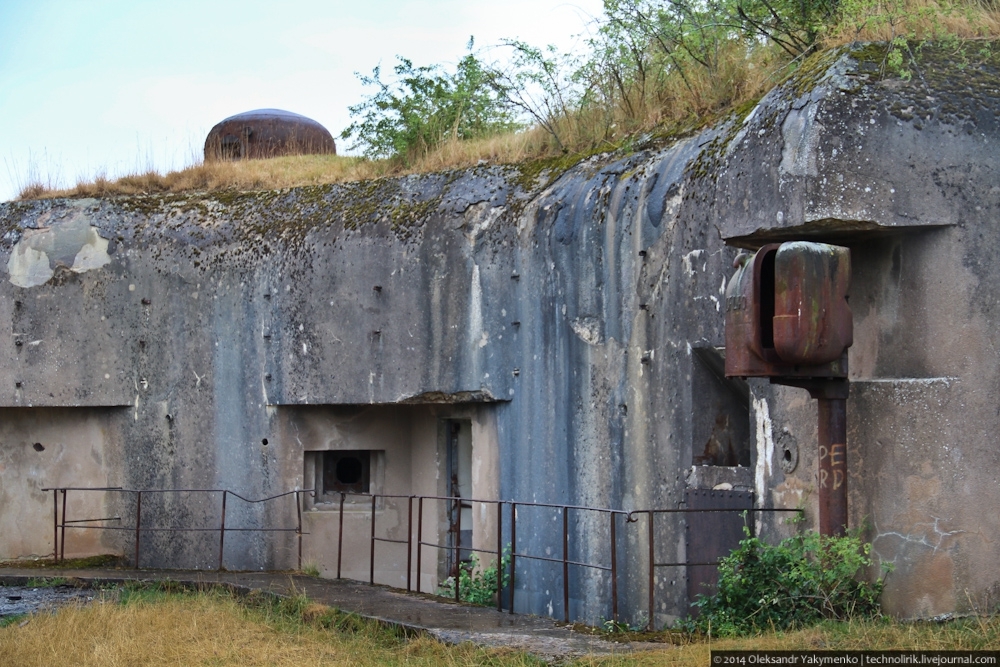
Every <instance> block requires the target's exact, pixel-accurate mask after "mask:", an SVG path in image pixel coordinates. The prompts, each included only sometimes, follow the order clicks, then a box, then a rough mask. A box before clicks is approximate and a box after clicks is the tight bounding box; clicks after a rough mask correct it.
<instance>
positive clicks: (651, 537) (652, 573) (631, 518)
mask: <svg viewBox="0 0 1000 667" xmlns="http://www.w3.org/2000/svg"><path fill="white" fill-rule="evenodd" d="M802 511H803V510H802V509H782V508H772V507H760V508H752V507H731V508H720V509H712V508H697V509H686V508H675V509H651V510H633V511H631V512H629V513H628V519H627V521H628V522H629V523H634V522H636V521H638V520H639V518H638V517H639V516H640V515H642V514H645V515H647V519H646V523H647V537H646V540H647V542H648V543H649V556H648V561H649V571H648V576H649V581H648V584H647V589H648V593H649V600H648V604H649V620H648V621H647V626H646V627H647V629H648V630H653V629H655V628H654V623H653V618H654V616H653V615H654V613H655V611H656V606H655V600H654V592H655V579H656V568H658V567H702V566H710V565H715V566H718V565H719V561H711V562H707V563H692V562H688V561H684V562H683V563H680V562H674V563H657V562H656V547H655V542H656V538H655V534H656V531H655V530H654V526H653V520H654V519H655V518H656V515H657V514H699V513H706V512H736V513H740V514H742V513H744V512H745V513H747V514H750V513H754V512H759V513H766V512H797V513H799V514H802Z"/></svg>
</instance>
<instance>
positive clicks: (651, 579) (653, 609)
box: [646, 510, 656, 632]
mask: <svg viewBox="0 0 1000 667" xmlns="http://www.w3.org/2000/svg"><path fill="white" fill-rule="evenodd" d="M648 516H649V522H648V523H649V624H648V625H647V626H646V630H647V631H649V632H652V631H653V627H654V625H655V624H654V623H653V614H654V613H655V612H656V607H655V606H654V601H653V592H654V590H655V579H656V572H655V570H656V559H655V558H654V555H655V554H656V549H654V548H653V537H654V535H655V531H654V530H653V519H654V518H655V517H656V512H654V511H653V510H649V514H648Z"/></svg>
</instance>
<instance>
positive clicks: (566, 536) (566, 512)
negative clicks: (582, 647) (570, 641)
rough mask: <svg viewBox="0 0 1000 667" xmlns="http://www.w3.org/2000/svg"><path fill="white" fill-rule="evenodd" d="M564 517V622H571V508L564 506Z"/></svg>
mask: <svg viewBox="0 0 1000 667" xmlns="http://www.w3.org/2000/svg"><path fill="white" fill-rule="evenodd" d="M562 515H563V516H562V519H563V559H562V560H563V562H562V566H563V622H564V623H569V509H568V508H566V507H563V508H562Z"/></svg>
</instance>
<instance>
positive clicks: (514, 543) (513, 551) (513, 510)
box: [510, 502, 517, 614]
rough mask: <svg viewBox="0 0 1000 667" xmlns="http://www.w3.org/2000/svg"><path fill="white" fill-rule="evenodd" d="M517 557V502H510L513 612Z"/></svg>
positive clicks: (511, 599)
mask: <svg viewBox="0 0 1000 667" xmlns="http://www.w3.org/2000/svg"><path fill="white" fill-rule="evenodd" d="M516 558H517V503H514V502H512V503H511V504H510V613H511V614H513V613H514V560H515V559H516Z"/></svg>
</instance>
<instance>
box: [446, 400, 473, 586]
mask: <svg viewBox="0 0 1000 667" xmlns="http://www.w3.org/2000/svg"><path fill="white" fill-rule="evenodd" d="M444 430H445V452H446V465H447V466H448V469H447V484H448V490H447V493H446V495H448V496H449V497H452V498H456V500H454V501H451V502H449V506H448V550H447V552H446V553H447V554H448V561H447V567H448V575H449V576H458V567H459V565H461V564H467V563H471V562H472V548H471V547H472V503H471V502H469V501H468V500H466V499H471V498H472V421H471V420H467V419H446V420H445V423H444ZM456 548H457V549H458V560H459V562H455V550H456Z"/></svg>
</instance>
